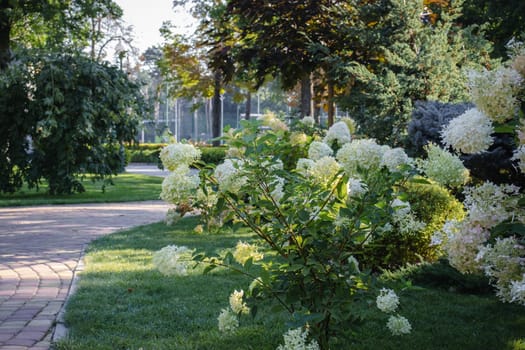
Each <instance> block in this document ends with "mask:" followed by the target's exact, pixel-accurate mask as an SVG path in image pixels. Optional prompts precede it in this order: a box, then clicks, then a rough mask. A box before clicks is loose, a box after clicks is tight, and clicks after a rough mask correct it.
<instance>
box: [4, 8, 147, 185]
mask: <svg viewBox="0 0 525 350" xmlns="http://www.w3.org/2000/svg"><path fill="white" fill-rule="evenodd" d="M120 16H122V10H121V9H120V8H119V7H118V6H117V5H116V3H114V2H113V1H112V0H101V1H95V0H72V1H68V2H63V1H51V0H47V1H45V0H41V1H36V0H35V1H23V0H14V1H12V0H9V1H8V0H2V1H0V135H1V136H0V137H1V138H2V140H1V141H0V164H1V166H0V191H2V192H13V191H15V190H17V189H18V188H20V187H21V186H22V183H23V182H27V183H28V184H29V186H37V187H38V186H39V184H40V183H41V181H42V180H43V179H45V180H47V182H48V184H49V191H50V192H51V193H53V194H58V193H72V192H81V191H83V190H84V188H83V186H82V184H81V182H80V181H79V179H80V178H81V177H82V176H83V175H84V174H87V173H90V174H93V175H94V178H98V179H104V178H106V177H110V176H111V175H114V174H116V173H117V172H119V171H121V170H122V167H123V165H124V162H125V157H124V152H123V142H126V141H128V142H131V141H133V139H134V137H135V134H136V129H137V125H138V121H139V118H141V117H142V115H143V114H144V113H145V110H146V108H147V106H146V104H145V102H144V98H143V96H142V94H141V93H140V86H139V85H137V84H136V83H135V82H133V81H131V80H130V77H129V76H128V74H126V72H124V71H122V70H120V69H118V67H116V66H115V65H111V64H110V63H109V62H105V61H103V60H102V59H101V56H100V55H98V54H95V48H97V51H98V52H101V50H102V48H103V46H104V44H105V43H106V42H107V40H111V38H112V37H111V35H110V34H108V33H107V32H105V31H104V30H103V28H102V27H101V26H98V25H94V24H97V23H98V24H100V23H101V22H100V19H101V18H107V19H110V20H117V19H118V18H119V17H120ZM28 29H30V30H28Z"/></svg>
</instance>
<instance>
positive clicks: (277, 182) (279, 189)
mask: <svg viewBox="0 0 525 350" xmlns="http://www.w3.org/2000/svg"><path fill="white" fill-rule="evenodd" d="M284 182H285V180H284V179H283V178H282V177H279V176H276V177H275V179H274V180H273V181H272V183H271V184H272V185H273V186H275V187H274V188H273V190H272V192H271V193H270V195H271V196H272V198H273V200H274V201H275V202H277V203H279V202H280V201H281V199H283V197H284Z"/></svg>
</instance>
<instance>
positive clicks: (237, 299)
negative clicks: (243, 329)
mask: <svg viewBox="0 0 525 350" xmlns="http://www.w3.org/2000/svg"><path fill="white" fill-rule="evenodd" d="M243 297H244V291H243V290H242V289H241V290H240V291H237V290H235V291H234V292H233V293H232V294H230V299H229V300H230V308H231V309H232V311H233V313H234V314H236V315H240V314H244V315H247V314H249V313H250V308H249V307H248V306H247V305H246V303H245V302H244V301H243V299H242V298H243Z"/></svg>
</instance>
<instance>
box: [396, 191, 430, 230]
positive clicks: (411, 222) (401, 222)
mask: <svg viewBox="0 0 525 350" xmlns="http://www.w3.org/2000/svg"><path fill="white" fill-rule="evenodd" d="M390 206H391V207H392V209H393V210H394V212H393V214H392V221H393V223H394V224H395V225H396V227H397V228H398V230H399V232H401V233H403V234H414V233H417V232H420V231H421V230H423V229H424V228H425V226H426V225H425V223H423V222H421V221H419V220H417V218H416V217H415V215H414V214H413V213H412V209H411V207H410V203H408V202H405V201H402V200H400V199H399V198H396V199H394V200H393V201H392V203H391V204H390ZM386 229H387V230H388V229H389V227H388V226H387V227H386Z"/></svg>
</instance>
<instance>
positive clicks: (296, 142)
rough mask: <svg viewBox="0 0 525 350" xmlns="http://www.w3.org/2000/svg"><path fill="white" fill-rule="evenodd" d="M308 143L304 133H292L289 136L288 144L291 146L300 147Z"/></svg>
mask: <svg viewBox="0 0 525 350" xmlns="http://www.w3.org/2000/svg"><path fill="white" fill-rule="evenodd" d="M306 142H308V136H307V135H306V134H305V133H304V132H292V133H291V134H290V143H291V144H292V146H302V145H305V144H306Z"/></svg>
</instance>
